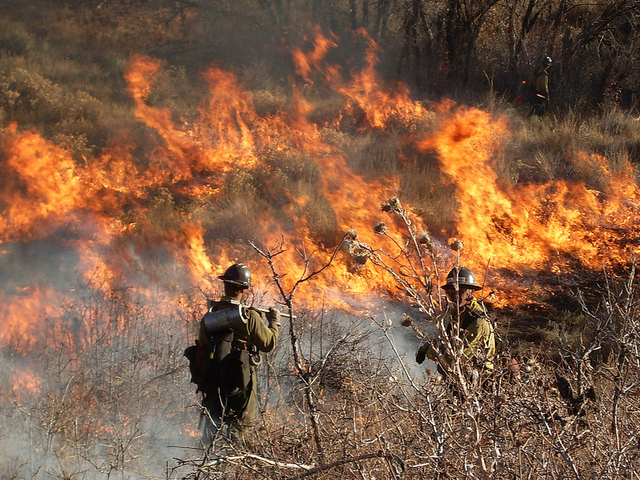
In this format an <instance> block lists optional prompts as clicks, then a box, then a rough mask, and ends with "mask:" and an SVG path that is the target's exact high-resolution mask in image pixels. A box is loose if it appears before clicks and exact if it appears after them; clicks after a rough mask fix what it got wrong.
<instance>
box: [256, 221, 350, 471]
mask: <svg viewBox="0 0 640 480" xmlns="http://www.w3.org/2000/svg"><path fill="white" fill-rule="evenodd" d="M347 237H348V234H346V235H345V236H344V237H343V238H342V240H341V241H340V243H339V244H338V245H337V246H336V248H335V249H334V251H333V253H332V254H331V256H330V258H329V260H328V261H327V262H326V263H325V264H324V265H322V266H321V267H320V268H318V269H316V270H313V271H311V272H310V273H309V271H310V265H311V259H312V257H313V253H312V254H311V255H307V253H306V252H305V251H304V249H296V252H297V253H298V255H299V256H300V258H301V259H302V261H303V271H302V274H300V276H299V278H298V279H297V280H296V281H295V282H294V284H293V286H292V287H291V290H289V291H288V292H287V291H286V289H285V286H284V284H283V283H282V279H283V278H284V275H286V274H281V273H280V271H279V269H278V267H277V266H276V264H275V259H276V257H277V256H278V255H280V254H282V253H284V252H285V248H284V240H282V241H281V242H280V243H278V244H277V245H276V246H275V247H273V248H271V249H268V250H263V249H261V248H259V247H258V246H257V245H256V244H255V243H254V242H250V244H251V246H252V247H253V248H254V250H256V251H257V252H258V253H259V254H260V255H261V256H262V257H264V258H265V259H266V260H267V262H268V264H269V268H270V269H271V273H272V275H273V279H274V281H275V283H276V286H277V287H278V291H279V292H280V296H281V297H282V299H283V302H284V304H285V305H286V306H287V309H288V311H289V317H290V318H291V321H290V322H289V336H290V340H291V349H292V353H293V360H294V364H295V366H296V375H297V376H298V378H299V379H300V380H301V381H302V383H303V385H304V397H305V400H306V403H307V406H308V408H309V419H310V421H311V426H312V429H313V432H314V440H315V443H316V448H317V449H318V454H319V456H320V458H321V459H323V458H324V448H323V442H322V436H321V434H320V421H319V417H320V414H319V412H318V409H317V407H316V403H315V399H314V392H313V388H312V386H313V383H314V378H312V371H311V368H310V366H309V365H308V364H306V363H305V362H303V359H302V353H301V350H300V342H299V339H298V335H297V331H296V328H295V322H294V321H293V320H294V315H293V300H294V296H295V293H296V291H297V290H298V287H300V285H302V284H303V283H305V282H308V281H310V280H311V279H312V278H314V277H315V276H317V275H319V274H320V273H322V272H323V271H324V270H325V269H327V268H328V267H329V266H330V265H331V264H332V263H333V261H334V259H335V258H336V255H337V254H338V252H339V251H340V248H341V247H342V244H343V243H344V241H345V239H346V238H347Z"/></svg>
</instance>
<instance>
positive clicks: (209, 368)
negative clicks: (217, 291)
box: [184, 301, 251, 396]
mask: <svg viewBox="0 0 640 480" xmlns="http://www.w3.org/2000/svg"><path fill="white" fill-rule="evenodd" d="M202 321H203V322H204V325H205V327H206V330H207V334H208V343H207V345H200V344H199V342H198V341H197V340H196V342H195V345H191V346H189V347H187V349H186V350H185V352H184V356H185V357H187V358H188V359H189V370H190V373H191V383H195V384H196V385H197V387H198V388H197V391H199V392H203V393H204V394H209V393H213V392H215V391H217V390H218V389H220V393H223V394H225V395H229V396H233V395H237V394H240V393H242V392H245V391H247V390H248V388H249V385H250V381H251V367H250V365H249V351H248V350H246V349H237V348H232V342H233V338H234V334H233V329H232V326H233V325H234V324H237V323H238V322H243V323H246V316H245V314H244V312H243V307H242V306H241V305H240V304H239V303H238V302H233V301H226V302H215V303H214V304H213V306H212V307H211V308H210V309H209V311H208V312H207V313H206V314H205V316H204V318H203V319H202Z"/></svg>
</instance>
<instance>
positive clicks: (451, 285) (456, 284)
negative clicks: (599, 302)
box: [442, 267, 482, 290]
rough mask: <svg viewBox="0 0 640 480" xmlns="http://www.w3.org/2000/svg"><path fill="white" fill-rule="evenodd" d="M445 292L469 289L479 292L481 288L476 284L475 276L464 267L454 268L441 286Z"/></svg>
mask: <svg viewBox="0 0 640 480" xmlns="http://www.w3.org/2000/svg"><path fill="white" fill-rule="evenodd" d="M442 288H444V289H445V290H448V289H455V290H458V289H460V288H469V289H471V290H481V289H482V287H481V286H480V285H478V284H477V283H476V276H475V275H474V274H473V272H472V271H471V270H469V269H468V268H466V267H454V268H453V269H452V270H451V271H450V272H449V275H447V283H446V284H445V285H442Z"/></svg>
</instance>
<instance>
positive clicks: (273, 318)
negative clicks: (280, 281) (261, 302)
mask: <svg viewBox="0 0 640 480" xmlns="http://www.w3.org/2000/svg"><path fill="white" fill-rule="evenodd" d="M218 278H220V279H221V280H222V281H223V286H224V296H222V297H221V298H220V300H219V301H218V302H213V305H212V306H211V308H210V309H209V312H208V314H207V315H205V316H204V318H203V319H202V321H201V322H200V333H199V336H198V343H199V344H200V346H201V348H205V349H206V348H207V346H208V345H209V343H210V342H213V341H217V339H218V338H219V337H218V336H217V334H216V332H215V331H212V330H216V328H215V327H213V326H212V325H213V324H214V323H215V322H212V321H211V318H212V315H214V314H215V313H218V314H223V315H222V316H226V318H232V320H231V321H229V322H228V325H230V327H229V328H228V329H227V331H229V330H230V331H231V332H232V334H231V335H230V336H228V337H226V340H228V341H230V353H229V354H226V352H225V354H226V355H225V354H223V355H224V357H225V358H224V359H223V360H222V361H221V363H220V367H219V368H220V369H223V370H224V371H223V372H221V378H223V379H224V380H223V381H222V380H220V381H218V383H224V385H221V384H218V385H213V386H210V387H208V388H205V389H204V390H205V392H206V393H205V394H204V395H205V396H204V399H203V402H202V403H203V406H204V407H205V408H206V409H207V410H208V412H209V414H210V415H211V419H212V420H213V425H211V422H207V424H208V427H207V428H208V429H209V432H208V433H209V435H208V437H207V432H205V439H207V438H209V439H210V438H211V434H212V433H214V432H215V431H216V430H217V429H219V428H220V427H221V426H222V424H225V425H229V426H231V427H233V428H234V429H238V430H240V432H241V433H243V432H246V429H247V427H251V426H253V424H254V421H255V417H256V412H257V406H258V400H257V379H256V372H255V365H256V364H257V363H259V361H256V360H255V359H256V358H259V353H258V352H265V353H266V352H271V351H273V350H274V349H275V348H276V344H277V342H278V334H279V328H280V315H281V314H280V311H279V310H278V309H276V308H273V307H272V308H270V309H269V310H268V311H267V313H266V319H267V321H268V322H269V325H268V326H267V325H266V324H265V323H264V321H263V320H262V317H261V314H260V312H259V311H258V310H256V309H254V308H248V307H244V306H243V305H242V300H243V297H244V295H245V292H246V290H247V289H249V288H250V287H251V271H250V270H249V267H247V266H246V265H244V264H242V263H236V264H233V265H231V266H230V267H229V268H227V270H226V271H225V272H224V274H223V275H221V276H219V277H218ZM225 309H226V310H225ZM226 312H231V313H228V314H227V313H226ZM235 312H241V313H240V314H235V317H242V318H241V319H240V320H237V319H233V318H234V313H235ZM209 314H210V315H209ZM252 360H253V361H252ZM229 385H232V387H233V388H229Z"/></svg>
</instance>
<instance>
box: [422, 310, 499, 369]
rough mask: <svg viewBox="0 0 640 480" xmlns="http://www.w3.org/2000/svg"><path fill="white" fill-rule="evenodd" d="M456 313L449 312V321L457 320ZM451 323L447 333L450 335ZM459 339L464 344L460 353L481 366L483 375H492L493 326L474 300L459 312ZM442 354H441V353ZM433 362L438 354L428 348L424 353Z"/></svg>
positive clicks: (494, 343)
mask: <svg viewBox="0 0 640 480" xmlns="http://www.w3.org/2000/svg"><path fill="white" fill-rule="evenodd" d="M457 317H458V315H457V312H451V321H452V322H453V321H456V320H457ZM451 325H452V324H451V323H450V324H449V326H448V327H447V331H448V332H449V333H451V330H452V328H451ZM460 338H461V339H462V341H463V342H464V349H463V351H462V353H463V354H464V356H465V357H466V358H467V359H468V360H469V361H470V362H472V363H475V364H476V366H481V367H482V369H483V370H484V371H485V373H488V374H491V373H493V369H494V365H493V360H494V359H495V356H496V339H495V333H494V329H493V325H492V324H491V321H490V320H489V318H488V316H487V312H486V310H485V309H484V307H483V306H482V305H481V304H480V303H479V302H478V301H477V300H476V299H475V298H473V299H472V300H471V303H470V304H469V305H468V306H466V307H464V308H463V309H462V311H461V312H460ZM441 353H442V352H441ZM426 355H427V357H428V358H430V359H431V360H433V361H436V362H437V360H438V357H439V356H440V355H439V354H438V352H437V351H436V350H435V349H434V348H433V347H430V348H429V349H428V350H427V353H426Z"/></svg>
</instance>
